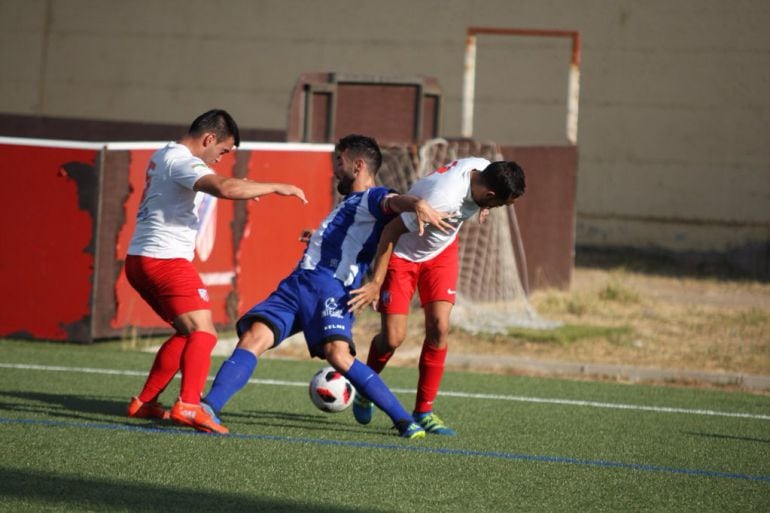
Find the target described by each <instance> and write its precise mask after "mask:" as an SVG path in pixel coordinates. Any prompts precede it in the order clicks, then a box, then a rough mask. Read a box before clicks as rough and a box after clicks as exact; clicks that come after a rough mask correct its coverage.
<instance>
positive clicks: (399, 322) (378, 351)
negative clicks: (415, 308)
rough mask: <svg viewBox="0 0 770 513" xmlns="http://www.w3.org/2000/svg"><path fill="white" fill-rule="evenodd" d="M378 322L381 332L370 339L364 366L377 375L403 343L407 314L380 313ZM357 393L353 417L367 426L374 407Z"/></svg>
mask: <svg viewBox="0 0 770 513" xmlns="http://www.w3.org/2000/svg"><path fill="white" fill-rule="evenodd" d="M380 322H381V326H382V328H381V331H380V333H378V334H377V335H375V336H374V338H373V339H372V342H371V344H370V346H369V354H368V356H367V358H366V364H367V365H368V366H369V367H370V368H371V369H372V370H373V371H374V372H376V373H377V374H379V373H380V372H382V370H383V369H384V368H385V365H386V364H387V363H388V361H389V360H390V358H391V357H392V356H393V353H394V352H395V350H396V349H397V348H398V347H399V346H400V345H401V344H402V343H403V342H404V339H405V338H406V327H407V314H405V313H397V314H389V313H384V312H382V313H380ZM357 392H358V393H357V394H356V397H355V399H354V400H353V417H355V419H356V421H358V423H359V424H369V423H370V422H371V421H372V417H373V416H374V406H372V402H371V401H370V400H369V398H368V396H367V395H366V394H365V393H363V391H361V390H357Z"/></svg>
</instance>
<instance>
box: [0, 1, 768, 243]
mask: <svg viewBox="0 0 770 513" xmlns="http://www.w3.org/2000/svg"><path fill="white" fill-rule="evenodd" d="M471 25H475V26H495V27H519V28H555V29H572V30H578V31H580V33H581V35H582V42H583V52H582V67H581V72H582V74H581V76H582V79H581V96H580V120H579V140H578V143H579V155H580V160H579V175H578V176H579V178H578V198H577V243H578V244H599V245H631V246H638V247H659V248H666V249H673V250H682V251H706V252H709V251H717V252H718V251H728V250H736V249H737V250H740V248H742V247H744V246H756V245H757V244H759V245H760V246H762V245H763V244H764V245H767V244H768V241H770V30H769V29H768V27H770V2H768V1H767V0H676V1H671V0H645V1H641V0H617V1H615V0H590V1H589V0H521V1H514V0H487V1H482V0H477V1H470V0H467V1H463V0H417V1H415V0H389V1H381V2H374V1H360V0H359V1H352V0H351V1H342V0H327V1H323V2H317V1H310V0H308V1H299V0H261V1H259V0H232V1H219V2H217V1H211V0H209V1H206V2H203V1H198V0H194V1H191V0H169V1H158V0H153V1H150V0H141V1H132V2H126V1H115V0H0V66H1V68H0V69H2V70H3V71H2V73H0V112H4V113H18V114H40V115H47V116H64V117H77V118H95V119H109V120H132V121H144V122H162V123H180V124H184V123H187V122H189V120H190V119H191V117H192V116H193V115H194V114H197V113H198V112H199V111H202V110H205V109H208V108H210V107H212V106H221V107H224V108H227V109H228V110H230V111H231V112H233V113H234V114H235V116H236V119H237V120H238V121H239V123H240V124H241V125H242V126H244V127H249V128H275V129H285V128H286V126H287V119H286V118H287V107H288V102H289V94H290V91H291V89H292V87H293V85H294V83H295V81H296V79H297V77H298V75H299V74H300V73H303V72H309V71H340V72H355V73H368V74H381V75H402V74H404V75H419V74H422V75H430V76H435V77H437V78H438V80H439V83H440V84H441V86H442V89H443V93H444V96H443V100H444V109H443V119H442V133H443V134H444V135H447V136H454V135H459V133H460V113H461V106H460V100H461V90H462V70H463V50H464V40H465V30H466V27H468V26H471ZM568 64H569V42H568V41H567V40H548V39H536V38H515V39H514V38H503V37H497V36H481V37H480V38H479V50H478V77H477V83H476V98H477V104H476V115H475V122H474V126H475V129H476V130H475V134H474V135H475V136H476V137H477V138H481V139H491V140H495V141H497V142H500V143H504V144H516V145H526V144H564V143H565V133H564V123H565V115H566V87H567V70H568ZM532 172H536V170H532Z"/></svg>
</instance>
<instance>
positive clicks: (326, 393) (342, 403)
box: [308, 367, 356, 413]
mask: <svg viewBox="0 0 770 513" xmlns="http://www.w3.org/2000/svg"><path fill="white" fill-rule="evenodd" d="M308 391H309V392H310V400H311V401H313V404H315V405H316V407H317V408H318V409H319V410H322V411H325V412H328V413H337V412H340V411H342V410H344V409H345V408H347V407H348V406H350V405H351V404H353V398H354V397H355V396H356V389H355V388H353V385H351V384H350V381H348V380H347V378H345V376H343V375H342V373H341V372H339V371H337V370H336V369H335V368H334V367H324V368H323V369H321V370H319V371H318V372H316V373H315V375H314V376H313V379H311V380H310V386H309V387H308Z"/></svg>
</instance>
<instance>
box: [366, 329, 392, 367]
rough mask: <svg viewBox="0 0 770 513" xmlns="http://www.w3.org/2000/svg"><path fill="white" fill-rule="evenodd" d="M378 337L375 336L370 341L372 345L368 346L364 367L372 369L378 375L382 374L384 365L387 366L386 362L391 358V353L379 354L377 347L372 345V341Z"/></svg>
mask: <svg viewBox="0 0 770 513" xmlns="http://www.w3.org/2000/svg"><path fill="white" fill-rule="evenodd" d="M378 336H380V335H376V336H375V337H374V338H373V339H372V343H371V344H370V346H369V356H367V357H366V365H368V366H369V367H371V368H372V370H373V371H374V372H376V373H377V374H379V373H380V372H382V369H384V368H385V365H387V364H388V360H390V357H391V356H393V351H389V352H387V353H383V354H380V353H379V352H378V351H377V345H376V344H375V343H374V340H375V339H376V338H377V337H378Z"/></svg>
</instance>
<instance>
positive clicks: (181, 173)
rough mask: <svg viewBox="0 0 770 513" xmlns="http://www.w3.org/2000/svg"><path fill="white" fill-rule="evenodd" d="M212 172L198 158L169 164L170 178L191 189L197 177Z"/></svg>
mask: <svg viewBox="0 0 770 513" xmlns="http://www.w3.org/2000/svg"><path fill="white" fill-rule="evenodd" d="M213 173H214V170H212V169H211V168H210V167H208V166H207V165H206V164H205V163H204V162H203V161H202V160H201V159H199V158H190V159H183V160H178V161H176V162H174V164H173V165H172V166H171V179H172V180H173V181H174V182H176V183H178V184H179V185H181V186H182V187H185V188H186V189H192V188H193V186H194V185H195V182H197V181H198V179H199V178H201V177H202V176H206V175H210V174H213Z"/></svg>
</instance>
